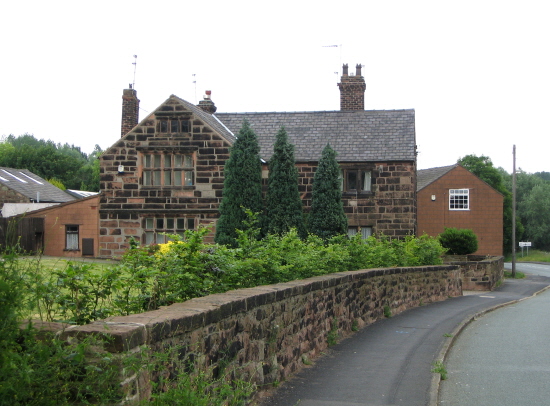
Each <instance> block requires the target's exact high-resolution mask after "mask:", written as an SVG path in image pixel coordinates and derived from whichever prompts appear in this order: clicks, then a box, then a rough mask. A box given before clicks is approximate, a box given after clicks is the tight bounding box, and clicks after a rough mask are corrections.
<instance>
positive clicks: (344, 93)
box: [338, 64, 367, 111]
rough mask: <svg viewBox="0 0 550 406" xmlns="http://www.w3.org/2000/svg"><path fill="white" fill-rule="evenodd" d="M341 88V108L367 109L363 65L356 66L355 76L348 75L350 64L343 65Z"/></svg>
mask: <svg viewBox="0 0 550 406" xmlns="http://www.w3.org/2000/svg"><path fill="white" fill-rule="evenodd" d="M338 87H339V88H340V110H348V111H349V110H365V90H366V88H367V85H366V84H365V78H364V77H363V76H361V65H360V64H358V65H356V66H355V76H353V75H352V76H350V75H348V64H344V66H343V67H342V79H341V80H340V83H338Z"/></svg>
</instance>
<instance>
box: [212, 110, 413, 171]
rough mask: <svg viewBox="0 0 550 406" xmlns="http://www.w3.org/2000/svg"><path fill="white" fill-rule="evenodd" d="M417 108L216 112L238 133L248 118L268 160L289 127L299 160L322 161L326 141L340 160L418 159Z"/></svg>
mask: <svg viewBox="0 0 550 406" xmlns="http://www.w3.org/2000/svg"><path fill="white" fill-rule="evenodd" d="M414 114H415V113H414V110H412V109H409V110H361V111H314V112H272V113H216V114H215V115H216V117H218V118H219V119H220V121H221V122H222V123H223V124H225V126H227V128H228V129H229V130H231V132H233V134H235V135H237V134H238V132H239V130H240V128H241V126H242V123H243V120H244V119H246V120H248V122H249V123H250V125H251V127H252V129H253V130H254V132H255V133H256V135H257V136H258V140H259V143H260V148H261V152H260V153H261V156H262V158H264V159H267V160H269V158H270V157H271V155H272V154H273V144H274V143H275V138H276V134H277V131H279V128H280V127H281V126H284V127H285V129H286V131H287V133H288V137H289V141H290V142H291V143H292V144H294V146H295V159H296V161H302V162H304V161H318V160H319V158H320V157H321V152H322V150H323V148H324V147H325V146H326V144H327V143H329V144H330V146H331V147H332V148H333V149H334V150H335V151H336V152H337V153H338V156H337V159H338V161H340V162H368V161H371V162H372V161H415V160H416V137H415V121H414V120H415V116H414Z"/></svg>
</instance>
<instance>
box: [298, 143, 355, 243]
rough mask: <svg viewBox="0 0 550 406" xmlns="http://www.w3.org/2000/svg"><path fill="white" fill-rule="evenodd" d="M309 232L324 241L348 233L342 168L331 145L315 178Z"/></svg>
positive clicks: (323, 155) (320, 162)
mask: <svg viewBox="0 0 550 406" xmlns="http://www.w3.org/2000/svg"><path fill="white" fill-rule="evenodd" d="M311 198H312V201H311V211H310V213H309V217H308V231H309V232H310V233H312V234H316V235H318V236H319V237H321V238H323V239H325V240H326V239H329V238H331V237H333V236H335V235H338V234H345V233H347V228H348V219H347V217H346V215H345V213H344V205H343V203H342V192H341V190H340V167H339V165H338V162H337V161H336V151H334V150H333V149H332V148H331V147H330V145H329V144H327V146H326V147H325V148H324V149H323V154H322V156H321V160H320V161H319V166H318V167H317V171H316V172H315V176H314V178H313V190H312V196H311Z"/></svg>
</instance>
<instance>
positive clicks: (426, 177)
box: [416, 164, 458, 192]
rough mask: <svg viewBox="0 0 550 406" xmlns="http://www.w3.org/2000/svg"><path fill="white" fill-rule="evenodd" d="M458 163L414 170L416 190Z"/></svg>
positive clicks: (433, 180) (422, 187)
mask: <svg viewBox="0 0 550 406" xmlns="http://www.w3.org/2000/svg"><path fill="white" fill-rule="evenodd" d="M457 166H458V164H454V165H449V166H440V167H439V168H430V169H419V170H418V171H416V191H417V192H418V191H420V190H422V189H424V188H425V187H426V186H428V185H429V184H430V183H433V182H435V181H436V180H437V179H439V178H440V177H442V176H443V175H445V174H446V173H447V172H449V171H450V170H452V169H454V168H456V167H457Z"/></svg>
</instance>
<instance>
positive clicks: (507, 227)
mask: <svg viewBox="0 0 550 406" xmlns="http://www.w3.org/2000/svg"><path fill="white" fill-rule="evenodd" d="M458 163H459V164H460V165H462V166H463V167H464V168H466V169H468V170H469V171H470V172H472V173H473V174H474V175H476V176H477V177H478V178H480V179H481V180H483V181H484V182H486V183H488V184H489V185H490V186H492V187H493V188H494V189H496V190H497V191H499V192H500V193H502V196H503V197H504V202H503V207H502V210H503V219H502V221H503V230H502V233H503V250H504V252H505V253H509V252H512V193H511V189H509V188H507V187H506V182H505V181H504V178H503V175H502V172H501V171H500V170H499V169H497V168H495V167H494V166H493V162H492V161H491V158H489V157H486V156H484V155H481V156H476V155H466V156H465V157H463V158H460V159H459V160H458ZM522 233H523V226H522V225H521V222H520V220H519V218H516V239H519V238H520V237H521V234H522Z"/></svg>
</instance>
